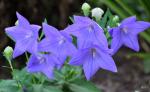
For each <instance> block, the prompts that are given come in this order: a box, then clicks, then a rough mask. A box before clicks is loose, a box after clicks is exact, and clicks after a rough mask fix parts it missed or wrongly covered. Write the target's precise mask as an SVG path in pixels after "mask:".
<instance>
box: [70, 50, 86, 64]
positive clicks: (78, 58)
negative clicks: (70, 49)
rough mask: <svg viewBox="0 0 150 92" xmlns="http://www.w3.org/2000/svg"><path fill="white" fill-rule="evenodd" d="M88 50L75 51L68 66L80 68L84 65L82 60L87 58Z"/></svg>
mask: <svg viewBox="0 0 150 92" xmlns="http://www.w3.org/2000/svg"><path fill="white" fill-rule="evenodd" d="M87 53H88V49H83V50H79V51H77V52H76V53H75V54H74V55H73V57H72V58H71V60H70V62H69V64H70V65H74V66H80V65H82V64H83V63H84V61H85V60H84V58H86V57H87Z"/></svg>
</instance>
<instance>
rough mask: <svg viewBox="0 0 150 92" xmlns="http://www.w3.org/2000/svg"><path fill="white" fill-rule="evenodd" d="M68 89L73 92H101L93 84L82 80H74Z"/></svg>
mask: <svg viewBox="0 0 150 92" xmlns="http://www.w3.org/2000/svg"><path fill="white" fill-rule="evenodd" d="M69 88H70V89H71V90H72V91H73V92H101V91H100V89H98V88H97V87H96V86H95V85H94V84H93V83H91V82H89V81H84V80H76V81H74V83H72V84H69Z"/></svg>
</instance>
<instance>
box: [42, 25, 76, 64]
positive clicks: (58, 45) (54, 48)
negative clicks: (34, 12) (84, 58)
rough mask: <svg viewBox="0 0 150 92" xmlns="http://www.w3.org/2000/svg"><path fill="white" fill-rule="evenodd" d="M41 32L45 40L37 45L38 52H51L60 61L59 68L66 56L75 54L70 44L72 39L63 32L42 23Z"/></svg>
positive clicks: (73, 47) (74, 49)
mask: <svg viewBox="0 0 150 92" xmlns="http://www.w3.org/2000/svg"><path fill="white" fill-rule="evenodd" d="M43 31H44V33H45V36H46V38H44V39H43V40H42V41H41V42H40V43H39V50H40V51H43V52H52V53H54V54H55V55H56V56H57V57H59V60H60V61H61V64H60V66H61V65H62V64H63V63H64V61H65V60H66V58H67V56H72V55H73V53H75V52H76V48H75V46H74V45H73V44H72V38H71V36H70V35H68V34H66V33H65V32H64V31H60V32H59V31H58V30H57V29H56V28H54V27H52V26H49V25H48V24H46V23H43Z"/></svg>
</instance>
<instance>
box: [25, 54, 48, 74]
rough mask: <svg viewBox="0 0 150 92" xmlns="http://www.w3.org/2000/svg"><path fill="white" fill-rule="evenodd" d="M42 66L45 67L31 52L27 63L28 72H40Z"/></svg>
mask: <svg viewBox="0 0 150 92" xmlns="http://www.w3.org/2000/svg"><path fill="white" fill-rule="evenodd" d="M44 68H45V66H44V65H43V64H42V63H40V61H39V59H38V58H37V56H36V55H34V54H32V55H31V56H30V58H29V61H28V63H27V70H28V72H31V73H35V72H41V71H42V69H44Z"/></svg>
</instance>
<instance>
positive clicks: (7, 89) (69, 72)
mask: <svg viewBox="0 0 150 92" xmlns="http://www.w3.org/2000/svg"><path fill="white" fill-rule="evenodd" d="M54 74H55V77H54V79H48V78H47V77H46V76H44V75H43V74H41V73H35V74H30V73H28V72H27V71H26V69H25V68H24V69H22V70H17V69H14V70H13V72H12V76H13V78H12V79H11V80H0V92H100V91H99V89H98V88H96V87H95V86H94V85H93V84H92V83H91V82H88V81H86V80H84V79H83V76H82V69H81V67H73V66H70V65H67V64H65V65H64V67H63V68H62V69H61V70H58V69H56V70H55V73H54ZM75 89H76V90H75ZM68 90H69V91H68Z"/></svg>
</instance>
